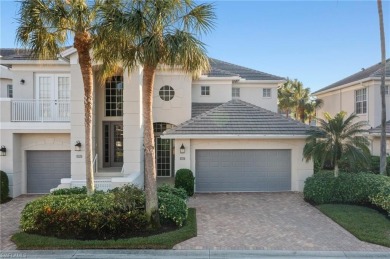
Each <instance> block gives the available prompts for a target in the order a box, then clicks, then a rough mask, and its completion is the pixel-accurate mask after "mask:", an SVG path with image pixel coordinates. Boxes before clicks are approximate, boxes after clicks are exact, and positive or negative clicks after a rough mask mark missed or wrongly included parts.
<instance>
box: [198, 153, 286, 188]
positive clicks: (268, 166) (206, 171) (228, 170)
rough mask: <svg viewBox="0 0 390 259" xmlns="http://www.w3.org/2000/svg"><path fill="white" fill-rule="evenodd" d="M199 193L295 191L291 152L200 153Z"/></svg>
mask: <svg viewBox="0 0 390 259" xmlns="http://www.w3.org/2000/svg"><path fill="white" fill-rule="evenodd" d="M195 156H196V165H195V166H196V168H195V174H196V175H195V177H196V178H195V179H196V180H195V182H196V191H197V192H271V191H290V190H291V151H290V150H197V151H196V154H195Z"/></svg>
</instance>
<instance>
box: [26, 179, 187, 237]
mask: <svg viewBox="0 0 390 259" xmlns="http://www.w3.org/2000/svg"><path fill="white" fill-rule="evenodd" d="M162 189H163V192H158V199H159V212H160V216H161V218H162V221H163V223H165V224H168V225H170V226H171V225H172V224H174V225H176V226H182V225H183V223H184V222H185V220H186V219H187V213H188V211H187V204H186V202H185V199H182V198H181V197H183V192H184V190H176V189H174V188H172V187H169V188H168V187H163V188H162ZM185 197H186V196H185ZM20 224H21V228H22V230H23V231H24V232H27V233H31V234H39V235H44V236H54V237H59V238H72V239H82V240H86V239H112V238H124V237H133V236H143V235H147V234H148V233H150V229H148V228H147V227H148V222H147V219H146V213H145V194H144V192H143V191H142V190H141V189H139V188H137V187H136V186H134V185H125V186H123V187H120V188H115V189H113V190H110V191H108V192H102V191H97V192H95V193H94V194H93V195H91V196H87V195H86V188H83V187H82V188H71V189H62V190H57V191H54V192H53V193H52V194H51V195H46V196H43V197H41V198H39V199H37V200H34V201H32V202H30V203H28V204H27V205H26V206H25V208H24V210H23V211H22V216H21V221H20Z"/></svg>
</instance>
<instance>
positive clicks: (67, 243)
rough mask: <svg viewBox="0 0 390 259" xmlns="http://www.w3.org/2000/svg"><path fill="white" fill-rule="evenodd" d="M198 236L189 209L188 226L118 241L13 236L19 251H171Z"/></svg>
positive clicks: (193, 213)
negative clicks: (179, 244)
mask: <svg viewBox="0 0 390 259" xmlns="http://www.w3.org/2000/svg"><path fill="white" fill-rule="evenodd" d="M196 235H197V228H196V210H195V209H194V208H189V209H188V218H187V222H186V224H185V225H184V226H183V227H182V228H179V229H177V230H174V231H170V232H166V233H162V234H158V235H153V236H148V237H133V238H126V239H117V240H75V239H59V238H55V237H46V236H40V235H33V234H27V233H24V232H20V233H17V234H15V235H13V236H12V239H11V240H12V241H13V242H15V244H16V246H17V248H18V249H24V250H26V249H29V250H34V249H39V250H51V249H171V248H172V247H173V246H174V245H176V244H178V243H180V242H183V241H185V240H187V239H189V238H192V237H195V236H196Z"/></svg>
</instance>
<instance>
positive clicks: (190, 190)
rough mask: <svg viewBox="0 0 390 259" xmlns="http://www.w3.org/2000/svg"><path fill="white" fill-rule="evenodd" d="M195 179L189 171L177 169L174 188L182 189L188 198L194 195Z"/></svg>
mask: <svg viewBox="0 0 390 259" xmlns="http://www.w3.org/2000/svg"><path fill="white" fill-rule="evenodd" d="M194 185H195V177H194V174H193V173H192V171H191V170H190V169H184V168H182V169H179V170H177V172H176V175H175V188H183V189H184V190H185V191H186V192H187V195H188V196H192V195H194Z"/></svg>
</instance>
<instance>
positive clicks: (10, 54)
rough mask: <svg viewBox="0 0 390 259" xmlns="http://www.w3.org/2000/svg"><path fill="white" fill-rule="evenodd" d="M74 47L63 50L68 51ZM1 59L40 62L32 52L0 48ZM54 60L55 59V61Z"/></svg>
mask: <svg viewBox="0 0 390 259" xmlns="http://www.w3.org/2000/svg"><path fill="white" fill-rule="evenodd" d="M71 47H72V46H67V47H64V48H62V50H66V49H69V48H71ZM0 56H1V57H0V59H2V60H38V59H39V58H37V57H33V56H32V53H31V50H29V49H21V48H3V49H2V48H0ZM56 59H57V58H55V60H56ZM53 60H54V59H53Z"/></svg>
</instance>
